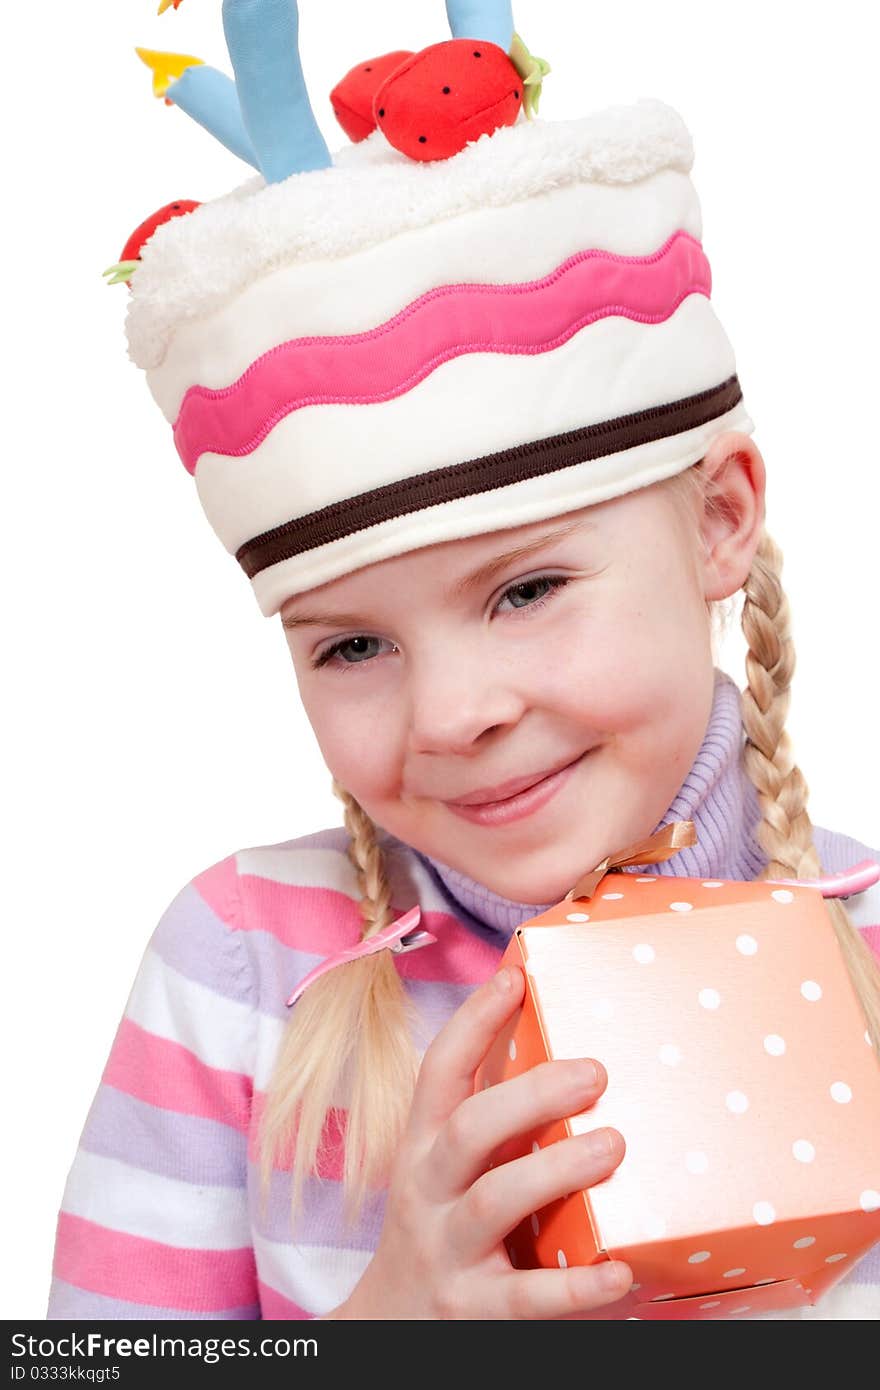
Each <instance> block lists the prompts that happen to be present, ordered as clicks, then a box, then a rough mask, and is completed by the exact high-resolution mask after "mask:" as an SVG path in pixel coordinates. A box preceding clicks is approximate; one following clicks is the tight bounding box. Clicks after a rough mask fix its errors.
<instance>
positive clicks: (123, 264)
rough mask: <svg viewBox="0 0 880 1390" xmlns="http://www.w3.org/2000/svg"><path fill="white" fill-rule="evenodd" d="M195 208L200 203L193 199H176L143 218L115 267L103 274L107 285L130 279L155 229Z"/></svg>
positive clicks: (112, 266) (199, 205)
mask: <svg viewBox="0 0 880 1390" xmlns="http://www.w3.org/2000/svg"><path fill="white" fill-rule="evenodd" d="M197 207H201V203H199V202H197V201H196V200H194V199H193V198H178V199H177V200H176V202H173V203H166V204H165V206H164V207H161V208H159V209H157V211H156V212H154V213H151V214H150V216H149V217H147V218H145V219H144V221H143V222H141V223H140V225H139V226H137V227H135V229H134V231H133V232H132V234H131V236H130V237H129V238H128V241H127V242H126V243H125V245H124V246H123V248H122V253H121V255H120V257H119V260H118V261H117V263H116V265H111V266H108V268H107V269H106V270H105V271H104V272H103V273H104V274H105V275H109V276H111V279H109V280H108V281H107V283H108V285H118V284H119V283H120V281H121V280H124V281H126V283H127V282H128V281H129V280H130V279H131V277H132V275H133V274H134V271H135V270H136V269H137V263H138V261H139V260H140V258H141V250H142V248H143V247H144V246H145V245H146V243H147V242H148V241H149V240H150V237H151V236H152V235H153V233H154V232H155V230H156V228H157V227H161V226H162V225H163V223H165V222H170V221H171V220H172V219H173V218H175V217H182V216H183V215H184V213H187V212H192V211H193V209H194V208H197ZM130 288H131V286H130V285H129V289H130Z"/></svg>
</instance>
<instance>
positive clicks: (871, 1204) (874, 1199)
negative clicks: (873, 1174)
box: [859, 1187, 880, 1211]
mask: <svg viewBox="0 0 880 1390" xmlns="http://www.w3.org/2000/svg"><path fill="white" fill-rule="evenodd" d="M859 1206H860V1207H861V1209H862V1211H880V1192H875V1191H874V1188H873V1187H866V1188H865V1190H864V1192H860V1193H859Z"/></svg>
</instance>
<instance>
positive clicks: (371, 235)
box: [126, 99, 693, 368]
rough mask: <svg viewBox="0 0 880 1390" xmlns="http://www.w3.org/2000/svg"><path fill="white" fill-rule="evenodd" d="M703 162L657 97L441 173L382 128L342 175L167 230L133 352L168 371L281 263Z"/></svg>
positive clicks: (150, 246)
mask: <svg viewBox="0 0 880 1390" xmlns="http://www.w3.org/2000/svg"><path fill="white" fill-rule="evenodd" d="M692 164H693V144H692V141H691V137H690V134H689V132H688V130H687V127H686V126H685V124H684V122H683V121H682V119H681V117H680V116H679V115H678V113H677V112H676V111H674V110H673V109H672V107H670V106H667V105H666V104H665V103H664V102H661V101H656V100H653V99H644V100H642V101H638V102H635V103H633V104H631V105H627V106H612V107H608V108H606V109H605V110H602V111H598V112H595V113H593V114H592V115H589V116H586V117H583V118H582V119H580V120H573V121H550V122H548V121H543V120H540V119H536V120H534V121H526V120H525V119H524V118H523V119H520V120H519V121H518V122H517V123H516V124H515V125H513V126H506V127H502V128H501V129H500V130H497V131H495V133H494V134H493V135H491V136H490V135H484V136H482V137H481V138H480V139H479V140H476V141H474V142H473V143H472V144H470V145H468V146H466V147H465V149H464V150H462V151H461V153H460V154H457V155H454V156H453V157H452V158H451V159H447V160H437V161H435V162H430V163H419V162H418V161H415V160H411V159H408V158H407V157H406V156H405V155H402V154H400V153H399V152H398V151H396V150H394V149H392V148H391V146H390V145H389V144H388V142H387V141H386V140H385V137H384V136H383V135H382V133H381V132H380V131H376V132H374V133H373V134H372V135H371V136H369V137H368V139H367V140H365V141H362V142H361V143H360V144H357V145H348V146H346V147H344V148H343V149H341V150H340V151H338V152H337V153H336V154H335V155H334V164H333V166H331V167H330V168H327V169H319V170H315V171H313V172H310V173H303V174H292V175H291V176H290V177H289V178H287V179H285V180H283V181H282V182H281V183H276V184H271V185H266V184H265V182H264V180H263V179H262V178H261V177H259V176H257V177H254V178H251V179H249V180H248V181H247V182H246V183H244V184H242V185H241V186H240V187H238V188H236V189H234V190H233V191H232V192H231V193H228V194H226V195H224V196H223V197H221V198H217V199H214V200H213V201H211V202H208V203H203V204H202V205H201V206H200V207H198V208H196V209H195V211H194V212H191V213H188V214H187V215H186V216H184V217H177V218H174V219H173V220H172V221H170V222H167V223H165V224H164V225H163V226H161V227H159V228H158V230H157V231H156V232H155V233H154V234H153V236H152V237H151V238H150V240H149V241H148V242H147V244H146V245H145V247H144V249H143V252H142V254H141V261H140V264H139V265H138V268H137V270H136V272H135V274H134V276H133V277H132V281H131V285H132V293H131V296H130V302H129V308H128V316H127V320H126V333H127V337H128V346H129V356H130V357H131V359H132V361H134V362H135V364H136V365H137V366H139V367H143V368H155V367H157V366H158V365H159V364H160V363H161V362H162V360H163V358H164V356H165V353H166V351H167V348H168V344H169V342H170V341H171V339H172V338H173V336H174V333H175V331H176V329H177V328H178V326H180V325H181V324H183V323H185V322H186V321H189V320H194V319H198V318H201V317H203V316H204V315H206V314H209V313H211V312H212V311H214V310H216V309H218V308H220V307H221V306H223V305H224V304H227V303H228V302H229V301H230V300H231V299H233V298H234V297H235V296H236V295H237V294H239V293H240V292H241V291H242V290H244V289H246V288H247V287H248V286H249V285H251V284H253V283H254V282H255V281H257V280H259V279H260V277H261V276H264V275H266V274H267V273H269V272H271V271H274V270H277V269H279V268H280V267H282V266H286V265H293V264H302V263H305V262H308V261H316V260H322V261H326V260H328V259H337V258H341V257H345V256H348V255H350V254H352V253H353V252H356V251H361V250H364V249H366V248H367V247H370V246H375V245H377V244H378V243H381V242H387V241H388V240H389V238H391V237H393V236H395V235H396V234H398V233H400V232H405V231H413V230H415V229H417V228H421V227H427V226H429V225H431V224H432V223H436V222H441V221H443V220H445V219H447V218H453V217H456V216H460V215H461V214H462V213H466V212H468V211H471V210H476V209H485V208H488V207H505V206H509V205H511V204H514V203H517V202H523V201H525V200H527V199H529V198H530V197H532V196H534V195H535V194H538V193H542V192H548V191H550V190H553V189H560V188H564V187H565V186H567V185H570V184H574V183H578V182H583V181H588V182H598V183H606V184H629V183H634V182H637V181H638V180H640V179H645V178H648V177H650V175H652V174H655V173H657V172H659V171H660V170H662V169H676V170H678V171H680V172H681V173H684V174H687V173H689V171H690V169H691V167H692Z"/></svg>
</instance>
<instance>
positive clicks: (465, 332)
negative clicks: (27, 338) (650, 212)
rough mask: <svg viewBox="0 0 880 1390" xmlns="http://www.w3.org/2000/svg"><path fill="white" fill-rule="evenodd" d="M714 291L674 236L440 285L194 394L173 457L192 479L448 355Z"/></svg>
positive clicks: (411, 381)
mask: <svg viewBox="0 0 880 1390" xmlns="http://www.w3.org/2000/svg"><path fill="white" fill-rule="evenodd" d="M711 284H712V279H711V272H710V269H709V262H708V261H707V259H706V257H705V255H704V253H703V249H702V247H701V246H700V243H699V242H698V241H696V240H695V238H694V237H692V236H690V234H689V233H687V232H682V231H678V232H674V233H673V235H672V236H671V237H669V239H668V241H666V242H665V244H664V245H663V246H662V247H661V248H660V250H659V251H655V252H654V253H653V254H652V255H650V256H617V255H614V254H613V253H611V252H609V251H598V250H589V251H580V252H578V253H577V255H574V256H571V257H569V259H568V260H566V261H563V263H562V265H560V266H559V267H558V268H557V269H556V270H555V271H553V273H552V274H550V275H547V276H545V277H544V278H543V279H541V280H532V281H529V282H527V283H525V284H505V285H467V284H463V285H443V286H441V287H440V288H438V289H434V290H429V291H428V293H427V294H424V295H421V296H420V297H419V298H418V299H416V300H413V302H412V303H411V304H409V305H407V307H406V308H405V309H403V310H401V312H400V313H399V314H396V315H395V316H394V317H393V318H391V319H389V320H388V321H387V322H386V323H383V324H380V325H379V327H378V328H373V329H370V330H369V332H366V333H356V334H353V335H349V336H338V337H312V338H293V339H291V340H290V341H289V342H286V343H280V344H279V345H278V346H277V347H274V348H272V349H270V351H268V352H266V353H263V355H262V356H261V357H258V358H257V359H256V361H255V362H253V363H252V364H251V366H250V367H248V369H247V371H245V372H244V373H243V374H242V376H240V377H239V378H238V380H237V381H235V382H233V384H232V385H231V386H227V387H224V388H223V389H222V390H211V389H209V388H208V387H205V386H191V387H190V388H189V390H188V391H187V392H186V395H185V396H184V398H183V402H182V404H181V407H180V412H179V414H178V417H177V420H176V422H175V424H174V441H175V444H176V446H177V451H178V453H179V454H180V457H181V459H182V460H183V462H184V465H185V466H186V468H187V470H188V471H189V472H190V473H194V472H195V468H196V464H197V463H198V460H199V458H200V457H201V455H202V454H204V453H213V454H224V455H239V456H240V455H244V454H249V453H251V452H252V451H253V450H254V449H255V448H256V447H257V445H258V444H260V443H261V441H262V440H263V439H265V437H266V435H267V434H268V433H269V431H270V430H271V429H273V427H274V426H275V425H276V424H277V423H278V421H279V420H281V419H283V418H284V416H285V415H288V414H289V413H290V412H291V411H293V410H299V409H301V408H302V407H303V406H307V405H371V404H376V403H378V402H379V401H387V400H391V399H393V398H394V397H395V396H401V395H403V394H404V393H405V392H407V391H409V390H410V389H411V388H412V387H413V386H415V385H417V384H418V382H420V381H422V380H424V378H425V377H426V376H428V375H429V374H430V373H431V372H432V371H434V369H435V368H436V367H438V366H440V365H441V363H443V362H448V361H449V360H450V359H451V358H454V357H460V356H462V355H463V354H465V353H472V352H497V353H507V354H517V355H527V354H537V353H543V352H550V351H552V349H553V348H556V347H559V346H561V345H562V344H563V343H565V342H567V341H568V339H569V338H571V337H573V336H574V334H575V333H577V332H578V331H579V330H580V329H581V328H583V327H585V326H586V325H587V324H588V323H592V322H595V321H596V320H597V319H602V318H608V317H610V316H612V315H616V316H619V317H623V318H628V319H633V320H635V321H637V322H640V323H660V322H662V321H663V320H665V319H668V318H670V317H671V316H672V315H673V314H674V313H675V311H676V309H677V308H678V306H679V304H681V302H682V301H683V300H684V299H686V298H687V297H688V295H691V294H704V295H706V296H707V297H708V295H709V293H710V291H711ZM377 349H380V350H377Z"/></svg>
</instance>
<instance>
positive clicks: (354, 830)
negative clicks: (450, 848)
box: [259, 780, 419, 1228]
mask: <svg viewBox="0 0 880 1390" xmlns="http://www.w3.org/2000/svg"><path fill="white" fill-rule="evenodd" d="M333 792H334V794H335V795H336V796H338V797H339V799H340V800H341V801H342V803H343V807H344V820H345V828H346V829H347V831H348V833H349V841H348V844H347V846H346V853H347V855H348V857H349V859H350V860H351V862H352V864H353V866H354V868H355V870H356V872H357V876H358V885H359V888H360V891H361V898H360V903H359V906H360V910H361V917H362V921H363V930H362V933H361V939H362V940H367V939H368V938H369V937H371V936H372V935H373V934H374V933H375V932H377V931H378V930H379V929H380V928H381V927H384V926H386V925H387V924H388V922H389V921H391V920H392V916H393V913H392V908H391V888H390V884H389V881H388V874H387V870H386V864H385V855H384V851H383V849H382V846H381V845H380V843H379V839H378V832H377V828H376V826H375V825H374V823H373V821H372V820H371V819H370V817H369V816H368V815H367V814H366V812H365V811H364V809H363V807H362V806H361V805H360V804H359V803H358V802H357V801H356V800H355V798H354V797H353V796H352V795H351V793H350V792H348V791H347V790H346V789H345V788H344V787H342V786H340V785H339V783H338V782H336V781H335V780H334V781H333ZM418 1022H419V1020H418V1015H417V1013H416V1011H415V1010H414V1008H413V1006H412V1004H411V1001H410V1000H409V998H408V996H407V994H406V990H405V988H404V985H403V981H402V980H401V978H400V975H399V974H398V972H397V966H396V964H395V961H394V958H393V956H392V955H391V953H390V952H389V951H377V952H376V954H375V955H372V956H366V957H364V958H363V959H361V960H356V961H349V962H348V963H346V964H345V965H340V966H337V967H336V968H335V969H334V970H332V971H330V972H329V974H327V975H325V976H324V977H323V978H322V979H320V980H316V981H315V983H314V984H313V985H310V986H309V988H308V989H307V990H306V991H305V993H304V994H303V995H302V996H301V997H300V999H299V1000H298V1001H297V1003H296V1004H295V1005H294V1006H293V1014H292V1017H291V1019H290V1022H289V1023H288V1025H287V1029H286V1031H285V1034H284V1037H283V1039H282V1042H281V1046H280V1047H279V1050H278V1057H277V1059H276V1062H275V1067H274V1070H273V1074H272V1079H271V1081H270V1083H269V1087H268V1090H267V1095H266V1105H265V1109H264V1112H263V1115H262V1118H261V1123H260V1135H259V1149H260V1178H261V1189H262V1198H263V1212H264V1214H265V1210H266V1202H267V1198H268V1192H269V1184H270V1180H271V1175H272V1169H273V1167H274V1166H277V1167H282V1166H284V1163H285V1161H286V1158H287V1156H288V1155H290V1154H292V1167H293V1183H292V1195H291V1208H290V1210H291V1225H292V1228H293V1227H294V1226H295V1222H296V1218H297V1214H298V1211H299V1208H300V1203H301V1200H302V1187H303V1183H304V1181H305V1178H306V1176H307V1174H308V1173H310V1172H312V1171H313V1170H314V1168H315V1164H316V1159H317V1158H318V1156H319V1151H322V1150H323V1144H324V1142H325V1125H326V1121H327V1119H328V1116H329V1114H330V1112H332V1110H333V1109H334V1108H335V1107H337V1106H340V1105H342V1104H343V1102H344V1101H346V1102H347V1110H348V1116H347V1123H346V1126H345V1137H344V1168H343V1190H344V1192H345V1217H346V1220H348V1221H349V1222H350V1223H351V1222H354V1221H355V1220H356V1219H357V1217H358V1216H359V1214H360V1211H361V1209H362V1206H363V1202H364V1200H365V1197H366V1193H367V1189H368V1188H377V1187H380V1186H381V1185H382V1184H383V1182H384V1181H385V1180H386V1178H387V1173H388V1170H389V1168H390V1165H391V1160H392V1158H393V1156H394V1152H395V1149H396V1147H397V1144H398V1140H399V1137H400V1134H401V1133H402V1130H403V1127H404V1125H405V1123H406V1120H407V1117H408V1115H409V1109H410V1104H411V1102H412V1095H413V1091H414V1089H415V1081H416V1075H417V1073H418V1067H419V1052H418V1051H417V1049H416V1046H415V1044H414V1042H413V1036H412V1034H413V1030H414V1028H415V1026H416V1025H417V1023H418Z"/></svg>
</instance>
